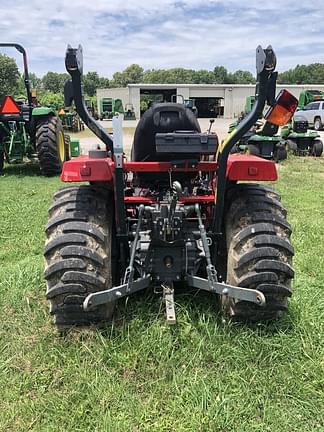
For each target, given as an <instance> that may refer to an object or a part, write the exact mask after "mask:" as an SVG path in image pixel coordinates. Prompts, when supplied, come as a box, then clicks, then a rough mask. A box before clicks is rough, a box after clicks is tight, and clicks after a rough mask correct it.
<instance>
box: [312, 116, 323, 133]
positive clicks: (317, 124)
mask: <svg viewBox="0 0 324 432" xmlns="http://www.w3.org/2000/svg"><path fill="white" fill-rule="evenodd" d="M322 127H323V125H322V120H321V118H320V117H316V118H315V119H314V129H315V130H316V131H319V130H321V129H322Z"/></svg>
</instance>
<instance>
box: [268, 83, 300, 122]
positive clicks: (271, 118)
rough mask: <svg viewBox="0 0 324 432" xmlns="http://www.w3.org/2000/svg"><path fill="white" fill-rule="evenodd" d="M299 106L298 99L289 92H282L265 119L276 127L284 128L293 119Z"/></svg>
mask: <svg viewBox="0 0 324 432" xmlns="http://www.w3.org/2000/svg"><path fill="white" fill-rule="evenodd" d="M297 105H298V99H296V98H295V96H294V95H292V94H291V93H289V91H287V90H281V91H280V93H279V94H278V96H277V97H276V102H275V104H274V105H273V106H272V107H271V108H270V109H269V110H268V111H267V113H266V114H265V116H264V118H265V119H266V120H267V121H268V122H270V123H272V124H274V125H276V126H283V125H285V124H286V123H288V122H289V120H290V119H291V118H292V116H293V115H294V112H295V111H296V108H297Z"/></svg>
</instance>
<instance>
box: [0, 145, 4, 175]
mask: <svg viewBox="0 0 324 432" xmlns="http://www.w3.org/2000/svg"><path fill="white" fill-rule="evenodd" d="M3 168H4V152H3V151H0V174H2V172H3Z"/></svg>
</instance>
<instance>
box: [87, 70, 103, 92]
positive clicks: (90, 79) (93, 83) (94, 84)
mask: <svg viewBox="0 0 324 432" xmlns="http://www.w3.org/2000/svg"><path fill="white" fill-rule="evenodd" d="M98 87H100V78H99V75H98V72H88V73H87V74H86V75H84V76H83V88H84V92H85V94H86V95H88V96H94V95H95V94H96V90H97V88H98Z"/></svg>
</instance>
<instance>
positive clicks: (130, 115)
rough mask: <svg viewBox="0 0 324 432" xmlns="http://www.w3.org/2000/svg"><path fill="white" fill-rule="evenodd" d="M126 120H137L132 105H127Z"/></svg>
mask: <svg viewBox="0 0 324 432" xmlns="http://www.w3.org/2000/svg"><path fill="white" fill-rule="evenodd" d="M124 120H136V116H135V111H134V105H133V104H131V103H127V104H126V105H125V113H124Z"/></svg>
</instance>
